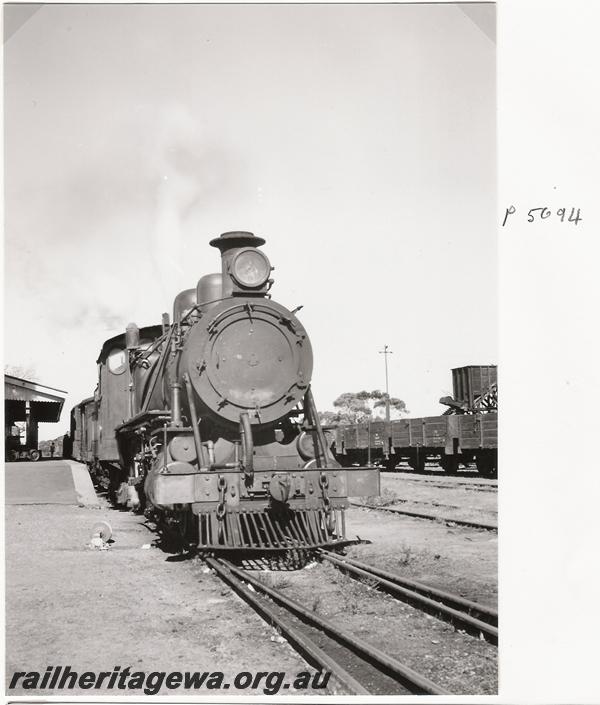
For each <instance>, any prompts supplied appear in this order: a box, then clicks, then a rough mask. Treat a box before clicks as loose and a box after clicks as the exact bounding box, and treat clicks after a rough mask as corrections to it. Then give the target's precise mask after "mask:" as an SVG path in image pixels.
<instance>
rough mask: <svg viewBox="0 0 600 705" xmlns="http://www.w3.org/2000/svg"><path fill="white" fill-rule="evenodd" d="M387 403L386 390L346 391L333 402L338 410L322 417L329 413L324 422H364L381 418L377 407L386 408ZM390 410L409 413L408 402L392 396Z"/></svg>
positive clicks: (323, 415) (398, 413) (397, 412)
mask: <svg viewBox="0 0 600 705" xmlns="http://www.w3.org/2000/svg"><path fill="white" fill-rule="evenodd" d="M385 404H386V394H385V392H382V391H380V390H379V389H375V390H373V391H372V392H367V391H364V390H363V391H361V392H344V393H343V394H340V396H339V397H338V398H337V399H336V400H335V401H334V402H333V406H334V407H335V408H336V409H337V410H338V411H337V413H336V412H331V411H326V412H324V413H323V414H322V419H323V418H324V417H325V415H327V421H324V423H342V424H345V423H362V422H363V421H368V420H369V419H375V418H377V419H381V418H384V416H382V415H379V414H378V415H375V414H374V413H373V412H374V410H375V409H380V408H384V409H385ZM390 410H391V411H394V412H395V413H396V414H397V415H400V414H402V413H408V410H407V408H406V404H405V403H404V402H403V401H402V399H398V397H391V398H390Z"/></svg>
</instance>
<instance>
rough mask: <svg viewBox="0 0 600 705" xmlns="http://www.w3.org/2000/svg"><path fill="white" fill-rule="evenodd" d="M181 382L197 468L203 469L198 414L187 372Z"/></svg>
mask: <svg viewBox="0 0 600 705" xmlns="http://www.w3.org/2000/svg"><path fill="white" fill-rule="evenodd" d="M183 381H184V383H185V391H186V394H187V399H188V405H189V407H190V415H191V417H192V431H193V433H194V445H195V446H196V457H197V458H198V467H199V468H203V467H205V466H206V462H205V458H204V448H203V447H202V438H201V437H200V428H199V427H198V414H197V413H196V403H195V401H194V392H193V391H192V382H191V380H190V376H189V374H188V373H187V372H186V373H184V375H183Z"/></svg>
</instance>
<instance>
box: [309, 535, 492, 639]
mask: <svg viewBox="0 0 600 705" xmlns="http://www.w3.org/2000/svg"><path fill="white" fill-rule="evenodd" d="M317 553H318V554H320V555H322V556H324V557H329V556H331V557H333V558H338V559H340V558H341V560H343V561H344V562H346V563H350V564H351V565H354V566H356V567H357V568H362V569H363V570H367V571H369V572H371V573H373V574H374V575H376V576H378V577H381V578H384V579H385V580H389V581H390V582H392V583H396V584H397V585H402V586H403V587H407V588H409V589H411V590H414V591H415V592H418V593H420V594H421V595H425V597H431V598H432V599H435V600H438V601H439V602H443V603H444V604H446V605H449V606H450V607H454V608H456V609H460V610H463V611H465V612H468V613H469V614H477V615H478V616H479V618H480V619H482V620H483V621H484V622H489V623H490V624H492V625H494V626H498V611H497V610H495V609H494V608H493V607H489V606H488V605H484V604H482V603H481V602H474V601H473V600H467V599H466V598H464V597H461V596H460V595H454V594H453V593H451V592H446V591H445V590H440V589H439V588H435V587H433V586H431V585H426V584H425V583H421V582H419V581H417V580H412V579H411V578H405V577H404V576H403V575H396V574H395V573H390V572H389V571H387V570H382V569H381V568H377V567H375V566H372V565H367V564H366V563H362V562H361V561H357V560H356V559H355V558H350V557H349V556H343V557H341V556H338V555H336V554H335V553H332V552H331V551H327V550H325V549H318V550H317Z"/></svg>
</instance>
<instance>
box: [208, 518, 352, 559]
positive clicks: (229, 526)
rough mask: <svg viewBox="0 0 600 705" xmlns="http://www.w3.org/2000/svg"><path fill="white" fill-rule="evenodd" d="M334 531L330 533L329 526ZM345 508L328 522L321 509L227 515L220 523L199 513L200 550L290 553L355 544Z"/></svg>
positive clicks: (216, 519)
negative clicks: (351, 536)
mask: <svg viewBox="0 0 600 705" xmlns="http://www.w3.org/2000/svg"><path fill="white" fill-rule="evenodd" d="M328 523H329V528H330V529H331V531H328V530H327V525H328ZM345 528H346V527H345V516H344V510H343V509H332V510H331V515H330V519H329V520H328V518H327V516H326V515H325V512H324V511H323V510H321V509H304V510H298V511H292V512H289V513H288V514H287V515H284V516H277V515H275V514H272V513H269V512H265V511H256V512H251V511H250V512H248V511H246V512H228V513H227V514H226V515H225V516H224V517H223V519H222V520H221V521H219V520H218V518H217V515H216V513H215V512H202V513H200V514H198V529H199V541H198V549H199V550H201V551H207V550H209V551H224V550H229V551H239V550H240V549H243V550H245V551H248V550H250V551H251V550H255V551H288V550H292V549H310V548H322V547H325V546H339V545H343V544H348V543H352V542H353V541H352V540H350V541H349V540H348V539H346V537H345V533H346V531H345Z"/></svg>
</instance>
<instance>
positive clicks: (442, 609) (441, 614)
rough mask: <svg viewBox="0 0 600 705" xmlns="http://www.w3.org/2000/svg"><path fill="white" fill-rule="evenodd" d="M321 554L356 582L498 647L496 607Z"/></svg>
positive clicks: (346, 559) (343, 557)
mask: <svg viewBox="0 0 600 705" xmlns="http://www.w3.org/2000/svg"><path fill="white" fill-rule="evenodd" d="M317 553H318V555H319V556H320V557H321V558H322V559H324V560H326V561H328V562H329V563H331V564H332V565H334V566H335V567H336V568H339V569H340V570H342V571H343V572H344V573H347V574H348V575H350V576H352V577H353V578H357V579H359V580H365V579H367V580H375V581H376V584H375V585H374V587H376V588H377V589H378V590H381V591H382V592H386V593H387V594H389V595H392V596H393V597H395V598H397V599H398V600H401V601H403V602H407V603H408V604H410V605H412V606H413V607H416V608H418V609H420V610H422V611H424V612H427V613H428V614H431V615H433V616H435V617H438V618H440V619H443V620H444V621H447V622H450V623H452V624H454V625H455V626H456V627H458V628H460V629H463V630H464V631H466V632H468V633H469V634H472V635H474V636H477V637H480V638H481V637H483V638H484V639H485V640H486V641H488V642H490V643H491V644H495V645H497V644H498V612H497V611H496V610H495V609H493V608H492V607H488V606H487V605H482V604H480V603H478V602H473V601H471V600H466V599H464V598H463V597H461V596H460V595H453V594H452V593H449V592H445V591H443V590H439V589H437V588H434V587H431V586H430V585H425V584H423V583H419V582H417V581H416V580H411V579H409V578H404V577H403V576H400V575H395V574H394V573H390V572H388V571H385V570H381V569H380V568H376V567H374V566H371V565H367V564H366V563H362V562H361V561H357V560H355V559H353V558H349V557H348V556H340V555H338V554H335V553H331V552H330V551H326V550H324V549H319V550H318V551H317Z"/></svg>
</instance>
